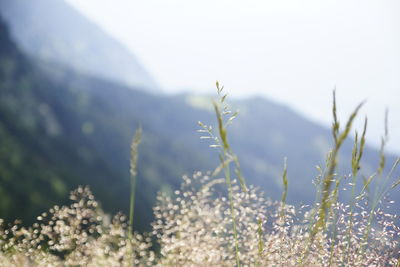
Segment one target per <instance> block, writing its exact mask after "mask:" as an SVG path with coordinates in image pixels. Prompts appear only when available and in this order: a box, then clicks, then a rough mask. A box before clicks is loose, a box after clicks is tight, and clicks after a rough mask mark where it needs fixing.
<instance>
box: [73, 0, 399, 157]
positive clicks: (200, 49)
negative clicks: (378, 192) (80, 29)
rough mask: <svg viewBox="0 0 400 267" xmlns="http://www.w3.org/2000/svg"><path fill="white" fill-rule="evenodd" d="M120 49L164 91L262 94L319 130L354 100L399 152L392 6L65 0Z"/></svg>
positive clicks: (380, 2)
mask: <svg viewBox="0 0 400 267" xmlns="http://www.w3.org/2000/svg"><path fill="white" fill-rule="evenodd" d="M67 1H68V2H70V3H72V4H73V5H74V6H76V7H77V8H79V9H80V10H81V11H82V12H83V13H84V14H86V15H88V16H89V17H90V18H91V19H92V20H94V21H95V22H97V23H98V24H100V25H101V26H102V27H103V28H104V29H105V30H106V31H107V32H109V33H111V34H112V35H114V36H115V37H116V38H117V39H118V40H120V41H121V42H123V43H124V44H125V45H127V46H128V47H129V48H130V49H131V50H132V51H133V52H134V53H135V55H136V56H137V57H138V58H139V59H140V61H141V62H142V63H143V64H144V65H145V67H146V68H147V69H148V70H149V71H150V72H151V73H152V74H153V76H154V77H155V78H156V79H157V80H158V82H159V83H160V85H161V86H162V87H164V88H165V90H166V91H168V92H178V91H182V90H185V91H189V90H190V91H195V92H214V87H213V85H214V82H215V80H217V79H218V80H220V81H221V82H222V83H224V84H225V86H226V88H227V90H228V92H229V93H230V94H231V95H233V96H251V95H263V96H266V97H268V98H271V99H274V100H276V101H278V102H281V103H284V104H286V105H288V106H291V107H293V108H294V109H296V110H297V111H299V112H300V113H302V114H305V115H306V116H308V117H309V118H311V119H313V120H316V121H319V122H322V123H324V124H325V125H328V124H330V121H331V93H332V89H333V88H334V87H335V86H336V88H337V95H338V105H339V109H340V111H341V112H340V115H341V116H343V120H345V117H344V116H347V115H348V114H349V113H350V112H351V111H352V109H353V108H354V107H355V106H356V105H357V104H358V103H359V102H360V101H362V100H364V99H367V104H366V106H365V108H364V109H363V112H362V114H363V115H365V114H367V115H368V117H369V120H370V127H369V135H368V138H369V140H370V141H371V142H373V143H375V144H378V143H379V142H380V136H381V134H382V133H383V117H384V111H385V108H386V107H388V108H389V111H390V116H389V124H390V125H389V126H390V135H391V142H390V143H389V148H390V149H392V150H395V151H397V152H400V104H399V103H400V1H398V0H375V1H369V0H357V1H352V0H337V1H329V0H323V1H322V0H301V1H300V0H275V1H268V0H246V1H244V0H242V1H238V0H202V1H191V0H145V1H138V0H67Z"/></svg>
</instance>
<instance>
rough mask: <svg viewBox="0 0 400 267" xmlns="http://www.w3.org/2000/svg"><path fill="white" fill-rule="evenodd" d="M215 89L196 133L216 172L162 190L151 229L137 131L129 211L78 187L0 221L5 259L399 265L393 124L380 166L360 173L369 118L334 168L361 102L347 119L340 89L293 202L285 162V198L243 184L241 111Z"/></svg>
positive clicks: (11, 262)
mask: <svg viewBox="0 0 400 267" xmlns="http://www.w3.org/2000/svg"><path fill="white" fill-rule="evenodd" d="M216 87H217V93H218V98H217V99H216V100H215V101H213V107H214V111H215V116H216V121H217V123H216V127H213V126H210V125H208V124H205V123H202V122H199V128H200V129H199V133H200V135H201V136H200V138H201V139H204V141H205V142H209V143H208V144H209V145H210V147H211V148H212V149H213V150H216V151H217V152H218V155H219V159H220V162H218V163H217V164H216V165H217V167H216V168H215V170H213V171H208V172H204V173H203V172H196V173H194V174H193V175H191V176H186V175H185V176H183V178H182V185H181V188H180V190H176V191H175V192H173V194H162V193H160V194H159V195H158V198H157V199H158V202H157V205H156V206H155V207H154V208H153V213H154V218H155V219H154V221H153V223H152V230H151V231H150V232H147V233H138V232H136V231H135V229H134V228H133V225H134V220H135V216H137V214H135V210H134V207H135V199H136V198H135V194H136V192H137V191H138V190H140V188H136V185H137V161H138V157H140V140H141V135H142V133H141V129H140V128H139V129H138V130H137V132H136V135H135V136H134V138H133V141H132V146H131V166H130V173H131V198H130V207H131V208H130V212H129V215H124V214H122V213H119V214H116V215H114V216H111V215H110V214H107V213H105V212H104V211H103V210H102V208H101V204H100V203H98V202H97V201H96V200H95V197H94V196H93V194H92V193H91V191H90V189H89V188H88V187H85V186H82V187H79V188H77V189H76V190H74V191H73V192H71V194H70V199H71V204H70V205H65V206H54V207H53V208H51V209H50V210H49V211H48V212H45V213H43V214H40V215H39V216H38V217H37V220H36V222H35V223H33V224H32V225H31V226H30V227H26V226H23V225H22V224H21V223H20V222H19V221H15V222H14V223H12V224H9V223H4V222H3V221H2V220H1V219H0V266H1V267H8V266H71V267H72V266H397V267H399V266H400V243H399V237H400V228H399V226H398V225H399V224H398V223H399V220H398V215H397V214H391V213H390V212H389V210H390V206H393V204H394V202H393V201H392V200H391V199H390V195H389V194H390V193H391V192H393V190H398V188H397V186H398V185H399V184H400V180H397V181H396V180H394V181H393V178H394V177H393V175H394V174H395V173H396V168H397V166H398V164H400V159H398V160H397V161H396V162H395V163H394V165H393V166H386V165H387V162H386V158H385V146H386V143H387V140H388V133H387V130H386V132H385V133H384V136H383V138H382V145H381V150H380V162H379V165H378V166H377V168H376V172H375V173H372V174H371V175H370V176H369V177H366V178H365V179H362V178H363V176H362V175H361V172H362V165H361V163H360V162H361V160H362V158H363V156H364V147H365V144H366V140H365V136H366V131H367V120H365V123H364V128H363V129H362V131H361V132H360V134H359V133H357V132H356V134H355V137H354V146H353V150H352V155H351V164H350V166H351V168H350V169H349V170H347V173H345V174H343V175H342V174H339V172H338V171H337V169H338V166H339V157H338V155H339V151H340V149H341V147H342V145H343V143H344V141H345V140H346V139H348V138H349V135H350V134H351V132H352V131H353V130H352V127H353V123H354V120H355V118H356V117H357V114H358V113H359V110H360V109H361V108H362V105H363V104H360V105H358V106H357V107H356V108H355V110H354V112H353V113H352V114H350V116H349V118H348V120H347V121H346V122H345V123H344V124H341V123H340V121H339V118H338V117H337V112H336V109H337V105H336V100H335V92H334V94H333V104H332V114H333V123H332V136H333V144H334V145H333V147H332V150H331V151H327V156H326V160H325V164H324V165H321V166H317V170H318V175H317V176H316V177H315V179H314V180H313V183H312V184H310V185H309V186H310V187H315V201H314V204H312V205H301V204H296V205H292V204H289V203H287V202H286V199H287V194H288V188H289V187H290V179H291V178H290V177H289V176H288V173H287V163H286V159H283V168H282V176H281V180H282V185H283V189H284V190H283V192H282V197H281V199H280V200H271V199H270V198H269V197H268V195H265V194H264V193H263V192H262V191H261V190H260V189H258V188H256V187H254V186H252V185H249V184H247V183H246V179H245V177H243V175H242V171H241V166H240V159H239V158H238V157H237V155H236V154H235V153H234V148H233V147H231V145H230V143H229V139H228V136H229V131H228V128H229V125H230V124H231V123H234V120H235V118H236V117H237V116H239V115H240V114H238V113H237V112H233V111H231V110H230V107H229V105H228V104H227V95H226V94H225V91H224V88H223V86H221V85H220V84H219V83H218V82H217V83H216ZM385 124H386V125H387V121H385ZM386 128H387V127H386ZM144 134H145V133H144ZM299 142H301V140H299ZM205 145H206V144H205ZM386 170H387V171H386ZM344 196H346V197H344Z"/></svg>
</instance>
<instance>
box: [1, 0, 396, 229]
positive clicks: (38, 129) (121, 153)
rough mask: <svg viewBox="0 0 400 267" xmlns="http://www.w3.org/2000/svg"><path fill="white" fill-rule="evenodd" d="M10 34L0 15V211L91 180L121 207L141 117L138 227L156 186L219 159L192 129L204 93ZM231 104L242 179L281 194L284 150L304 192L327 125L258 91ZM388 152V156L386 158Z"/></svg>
mask: <svg viewBox="0 0 400 267" xmlns="http://www.w3.org/2000/svg"><path fill="white" fill-rule="evenodd" d="M20 8H22V9H23V8H24V7H20ZM49 11H51V10H49ZM76 21H78V20H76ZM10 28H11V31H13V28H12V27H10ZM45 30H46V28H44V29H39V28H36V29H32V31H45ZM37 35H38V36H47V34H46V33H39V32H38V34H37ZM11 36H12V35H11V34H9V31H8V27H7V26H6V24H5V23H3V22H0V37H1V38H0V217H1V218H6V219H7V220H11V219H15V218H23V219H24V220H25V221H32V220H33V218H34V216H36V215H38V214H39V213H40V212H41V211H44V210H46V209H47V208H49V207H50V206H51V205H54V204H58V205H60V204H63V203H65V201H66V198H67V195H68V191H69V190H71V189H74V188H75V187H77V186H78V185H80V184H84V185H89V186H90V187H91V188H92V189H93V191H94V193H95V195H96V197H97V198H98V199H99V200H100V202H101V203H102V205H103V207H104V208H105V210H106V211H108V212H115V211H117V210H123V211H125V212H126V211H127V208H128V202H129V201H128V196H129V149H130V142H131V138H132V136H133V133H134V130H135V128H136V127H137V125H138V124H139V123H140V124H142V126H143V129H144V133H143V136H144V139H143V143H142V145H141V146H140V152H139V153H140V154H139V170H138V173H139V177H138V181H139V182H138V194H137V201H136V205H137V206H136V208H137V214H139V215H138V216H137V221H136V223H137V226H138V227H140V228H141V229H143V228H145V227H146V226H148V224H149V222H150V220H151V218H152V210H151V207H152V205H153V204H154V201H155V197H156V193H157V192H158V191H160V190H161V191H164V192H167V193H168V192H171V191H172V190H173V189H175V188H178V187H179V184H180V182H181V176H182V175H183V174H188V175H191V174H192V173H193V172H194V171H197V170H200V171H208V170H212V169H213V168H215V167H216V166H217V164H218V157H217V152H216V151H215V150H213V149H211V148H209V147H208V144H209V143H208V142H206V141H204V140H200V139H199V134H198V133H196V130H197V129H198V126H197V121H199V120H200V121H203V122H204V123H211V124H214V123H215V119H214V115H213V110H212V108H211V106H210V98H209V97H206V96H195V95H189V94H182V95H175V96H167V95H161V96H157V95H154V94H152V93H149V92H146V91H143V90H140V89H141V88H140V87H132V86H130V87H129V86H126V85H123V84H120V83H117V82H115V81H109V80H107V79H104V77H100V78H99V77H96V75H87V74H83V73H82V72H80V71H79V70H76V69H74V66H73V65H68V64H66V66H62V64H60V62H56V63H55V62H52V61H50V62H48V61H44V60H42V59H37V58H35V57H32V56H26V55H25V54H24V53H23V52H21V51H19V47H18V45H16V43H15V42H13V40H12V37H11ZM43 44H46V42H43ZM46 45H47V44H46ZM67 48H68V47H67ZM72 50H73V49H72ZM66 51H67V52H68V50H66ZM68 53H69V52H68ZM101 55H102V54H98V55H97V56H98V57H101ZM99 60H100V59H99ZM232 106H233V109H236V108H238V109H239V110H240V114H239V117H238V118H237V120H236V121H235V122H234V124H233V125H232V127H231V129H230V132H229V134H228V138H229V140H230V141H231V143H232V147H233V150H234V151H235V152H236V153H237V154H238V156H239V158H240V161H241V164H242V168H243V172H244V175H245V177H246V178H247V181H248V183H249V184H254V185H257V186H260V187H261V188H262V189H263V190H264V191H265V192H266V195H267V196H269V197H273V198H278V197H280V195H281V188H282V185H281V173H282V168H283V158H284V157H285V156H286V157H287V158H288V164H289V165H288V173H289V195H288V200H289V202H292V203H300V202H303V201H304V202H310V201H312V200H313V198H314V188H313V186H312V180H313V179H314V177H315V175H316V174H317V172H316V170H315V168H314V166H315V165H316V164H322V163H323V162H324V159H325V156H326V153H327V152H328V150H329V149H330V146H331V133H330V130H329V129H327V128H324V127H321V126H320V125H318V124H316V123H313V122H311V121H309V120H307V119H305V118H304V117H302V116H299V115H298V114H296V112H294V111H293V110H291V109H290V108H288V107H285V106H282V105H279V104H276V103H274V102H271V101H269V100H266V99H260V98H252V99H245V100H236V101H232ZM351 149H352V143H351V140H349V142H347V143H345V145H344V150H343V151H344V153H343V154H341V157H340V159H341V162H343V164H342V167H343V166H345V165H348V163H350V155H351ZM378 154H379V153H378V151H376V150H373V149H370V148H366V150H365V158H364V161H363V163H362V168H363V173H365V175H370V174H371V173H372V172H373V171H374V170H375V169H376V168H377V166H378ZM393 161H394V157H393V156H388V158H387V162H388V165H390V164H392V163H393ZM339 172H340V173H341V174H347V172H346V171H344V169H341V170H339ZM360 183H361V182H360Z"/></svg>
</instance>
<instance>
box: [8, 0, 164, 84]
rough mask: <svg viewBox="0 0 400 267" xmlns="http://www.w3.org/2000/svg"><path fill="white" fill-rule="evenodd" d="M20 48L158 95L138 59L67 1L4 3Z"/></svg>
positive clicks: (42, 0)
mask: <svg viewBox="0 0 400 267" xmlns="http://www.w3.org/2000/svg"><path fill="white" fill-rule="evenodd" d="M0 14H1V15H2V16H3V18H4V20H5V21H6V22H7V23H8V24H9V25H10V27H11V34H12V36H13V37H14V39H15V41H16V42H17V44H18V45H19V47H20V48H21V49H22V50H23V51H25V52H27V53H28V54H29V55H30V56H32V57H35V58H39V59H41V60H43V61H46V62H56V63H61V64H65V65H69V66H71V67H72V68H74V69H75V70H76V71H78V72H83V73H87V74H91V75H96V76H98V77H103V78H106V79H109V80H113V81H117V82H120V83H124V84H126V85H130V86H136V87H143V88H146V90H151V91H156V90H158V89H159V86H158V85H157V83H156V81H155V80H154V79H153V78H152V77H151V75H150V74H149V73H148V72H147V70H146V69H145V68H144V67H143V65H141V64H140V62H139V61H138V59H137V58H136V57H135V56H134V55H133V54H132V53H131V52H130V51H128V49H127V48H126V47H124V46H123V45H122V44H120V43H119V42H117V41H116V40H114V39H113V38H111V37H110V36H108V35H107V34H106V33H105V32H104V31H103V30H102V29H101V28H100V27H98V26H97V25H95V24H94V23H92V22H91V21H90V20H88V19H87V18H86V17H84V16H82V15H81V14H80V13H79V11H77V10H76V9H74V8H73V7H71V6H70V5H68V4H66V3H65V2H64V0H29V1H26V0H12V1H10V0H0Z"/></svg>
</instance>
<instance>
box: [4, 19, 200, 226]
mask: <svg viewBox="0 0 400 267" xmlns="http://www.w3.org/2000/svg"><path fill="white" fill-rule="evenodd" d="M0 37H1V38H0V217H2V218H5V219H7V220H11V219H15V218H22V219H24V220H25V221H28V222H29V221H32V220H33V219H34V218H35V216H36V215H38V214H40V212H43V211H45V210H46V209H47V208H49V207H50V206H52V205H55V204H58V205H60V204H63V203H65V201H66V200H67V196H68V192H69V191H70V190H71V189H73V188H76V187H77V186H78V185H86V184H87V185H90V187H91V188H92V190H93V191H94V193H95V194H96V196H97V197H98V198H99V200H100V201H101V203H102V204H103V207H104V208H105V210H107V211H110V212H116V211H119V210H125V211H127V206H128V202H129V198H128V196H129V186H128V185H129V154H130V151H129V149H130V148H129V144H130V142H131V138H132V136H133V133H134V130H135V128H136V127H137V126H138V124H139V123H141V124H142V126H143V128H144V133H145V134H144V140H143V144H142V145H141V147H140V158H139V177H138V180H139V182H138V201H137V203H138V204H137V205H138V206H137V210H138V214H139V215H138V217H137V218H138V221H139V227H143V225H144V223H142V224H140V223H141V222H145V223H146V224H148V223H149V221H150V217H151V215H152V204H153V202H154V199H155V197H156V193H157V192H158V191H159V190H164V191H168V190H171V188H174V187H177V186H178V185H179V184H180V181H181V178H180V177H181V175H182V174H183V173H191V172H193V170H195V169H200V168H201V167H202V166H205V165H207V164H206V163H205V162H207V159H205V158H203V157H201V155H200V154H197V153H195V152H192V149H188V148H187V147H186V145H185V144H184V143H181V142H178V141H177V140H175V139H170V138H168V137H167V136H165V135H163V130H162V129H154V127H153V126H152V125H151V124H150V123H149V122H148V120H146V115H145V114H146V112H149V111H152V112H159V111H160V110H159V109H157V106H163V105H164V103H165V99H163V98H156V97H154V96H153V95H151V94H146V93H143V92H141V91H135V90H132V89H131V88H129V87H124V86H119V85H116V84H113V83H111V82H107V81H104V80H100V79H97V78H91V77H87V76H82V75H81V74H78V73H76V72H74V71H70V70H66V69H64V68H62V67H60V66H57V65H48V64H43V63H40V64H38V63H36V62H33V61H32V60H30V59H27V58H26V57H25V56H23V55H22V54H21V53H20V52H19V51H18V50H17V49H16V46H15V45H14V43H12V42H11V41H10V39H9V35H8V32H7V28H6V27H5V25H4V24H3V23H1V24H0ZM142 103H143V104H144V105H146V108H139V110H140V113H137V112H136V110H138V107H142V106H143V105H142ZM173 104H174V103H173V102H172V103H170V105H173ZM132 107H135V108H132ZM157 110H158V111H157ZM194 138H195V137H194Z"/></svg>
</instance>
